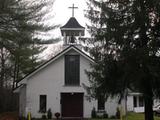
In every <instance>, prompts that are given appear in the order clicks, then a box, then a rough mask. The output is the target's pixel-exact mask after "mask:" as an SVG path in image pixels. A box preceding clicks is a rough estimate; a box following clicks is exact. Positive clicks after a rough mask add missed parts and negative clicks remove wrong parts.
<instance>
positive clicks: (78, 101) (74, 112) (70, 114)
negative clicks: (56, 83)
mask: <svg viewBox="0 0 160 120" xmlns="http://www.w3.org/2000/svg"><path fill="white" fill-rule="evenodd" d="M61 114H62V118H66V119H67V118H82V117H83V93H61Z"/></svg>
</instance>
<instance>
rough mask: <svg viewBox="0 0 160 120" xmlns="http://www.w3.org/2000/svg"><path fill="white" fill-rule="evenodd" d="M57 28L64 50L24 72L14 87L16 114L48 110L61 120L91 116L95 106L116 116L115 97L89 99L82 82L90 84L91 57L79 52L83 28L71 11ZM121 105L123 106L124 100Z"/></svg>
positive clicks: (37, 115) (37, 112) (38, 113)
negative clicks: (16, 94) (17, 107)
mask: <svg viewBox="0 0 160 120" xmlns="http://www.w3.org/2000/svg"><path fill="white" fill-rule="evenodd" d="M73 8H74V6H73ZM73 11H74V9H73ZM60 30H61V34H62V36H63V51H62V52H60V53H59V54H57V55H56V56H54V57H53V58H51V59H50V60H49V61H47V62H45V63H44V64H42V65H40V66H39V67H38V68H37V69H36V70H34V71H33V72H32V73H30V74H28V75H26V76H25V77H24V78H23V79H22V80H21V81H20V82H19V84H20V86H19V87H18V88H16V89H15V90H14V92H18V93H19V115H20V116H24V117H26V116H27V114H28V112H30V113H31V115H32V117H34V118H41V117H42V115H43V114H44V113H46V112H47V111H48V109H51V112H52V114H53V117H55V116H54V114H55V113H57V112H58V113H60V117H61V118H63V119H67V118H75V119H76V118H90V117H91V112H92V110H93V109H94V108H95V110H96V111H97V113H98V114H99V115H102V114H104V113H107V114H108V115H109V116H113V115H115V114H116V110H117V107H118V103H117V100H116V99H109V100H107V101H106V102H104V100H95V99H93V98H92V99H88V94H87V91H86V89H85V88H84V86H83V84H85V85H87V86H90V83H89V79H88V76H87V74H86V73H85V71H86V70H90V69H91V68H90V65H91V64H94V59H93V58H91V57H90V56H88V55H87V54H86V53H84V52H83V51H82V46H81V44H80V42H79V38H80V37H81V36H84V33H85V28H84V27H82V26H81V25H80V24H79V23H78V21H77V20H76V18H75V17H74V12H73V15H72V17H71V18H70V19H69V20H68V22H67V23H66V24H65V25H64V26H62V27H61V28H60ZM130 104H131V103H130ZM132 104H133V101H132ZM122 105H123V106H125V105H124V101H123V102H122ZM130 109H131V110H132V108H130Z"/></svg>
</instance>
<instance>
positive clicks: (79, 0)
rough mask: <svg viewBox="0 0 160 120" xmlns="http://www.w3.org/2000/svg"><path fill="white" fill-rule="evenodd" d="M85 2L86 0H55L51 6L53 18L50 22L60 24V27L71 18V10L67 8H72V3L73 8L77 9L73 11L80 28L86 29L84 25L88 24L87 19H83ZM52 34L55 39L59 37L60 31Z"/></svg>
mask: <svg viewBox="0 0 160 120" xmlns="http://www.w3.org/2000/svg"><path fill="white" fill-rule="evenodd" d="M86 1H87V0H55V2H54V5H53V15H54V18H53V19H52V20H53V21H52V22H54V23H55V24H60V25H61V26H63V25H64V24H66V22H67V21H68V20H69V18H70V17H71V16H72V9H69V8H68V7H72V4H73V3H74V5H75V7H78V9H75V10H74V16H75V18H76V19H77V20H78V22H79V23H80V24H81V25H82V26H84V27H86V26H85V25H86V24H87V23H88V20H87V18H85V17H84V13H85V11H84V10H86V9H87V5H86ZM53 34H54V36H56V37H60V36H61V34H60V29H59V28H58V29H57V30H54V32H53ZM86 36H88V33H86Z"/></svg>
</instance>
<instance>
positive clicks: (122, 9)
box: [87, 0, 160, 120]
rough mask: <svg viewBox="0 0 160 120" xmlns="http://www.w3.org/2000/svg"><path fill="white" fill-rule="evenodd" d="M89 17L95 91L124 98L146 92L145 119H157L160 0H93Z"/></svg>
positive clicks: (159, 70) (91, 77)
mask: <svg viewBox="0 0 160 120" xmlns="http://www.w3.org/2000/svg"><path fill="white" fill-rule="evenodd" d="M88 5H89V7H90V9H89V11H88V14H87V17H88V18H89V19H90V20H91V22H92V26H90V31H91V33H92V37H93V38H94V39H93V40H94V47H93V48H91V50H90V53H91V55H92V56H93V57H94V58H95V59H96V62H97V63H96V64H95V65H93V66H92V68H93V70H92V71H88V72H87V73H88V76H89V78H90V81H91V83H92V86H91V90H92V92H91V93H92V94H95V95H94V96H96V95H99V94H98V93H99V92H100V93H103V94H104V96H105V97H108V96H109V95H111V96H114V95H119V96H120V98H121V97H123V95H124V93H125V91H126V90H128V89H130V90H132V91H137V92H140V93H142V94H143V97H144V101H145V120H153V119H154V118H153V110H152V106H153V99H154V98H159V97H160V94H159V93H160V91H159V90H160V89H159V88H160V69H159V68H160V55H159V47H160V44H159V41H160V33H159V30H160V1H159V0H152V1H150V0H102V1H97V0H90V1H89V4H88Z"/></svg>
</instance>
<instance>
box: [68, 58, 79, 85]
mask: <svg viewBox="0 0 160 120" xmlns="http://www.w3.org/2000/svg"><path fill="white" fill-rule="evenodd" d="M79 74H80V60H79V55H66V56H65V85H79V82H80V80H79V77H80V75H79Z"/></svg>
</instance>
